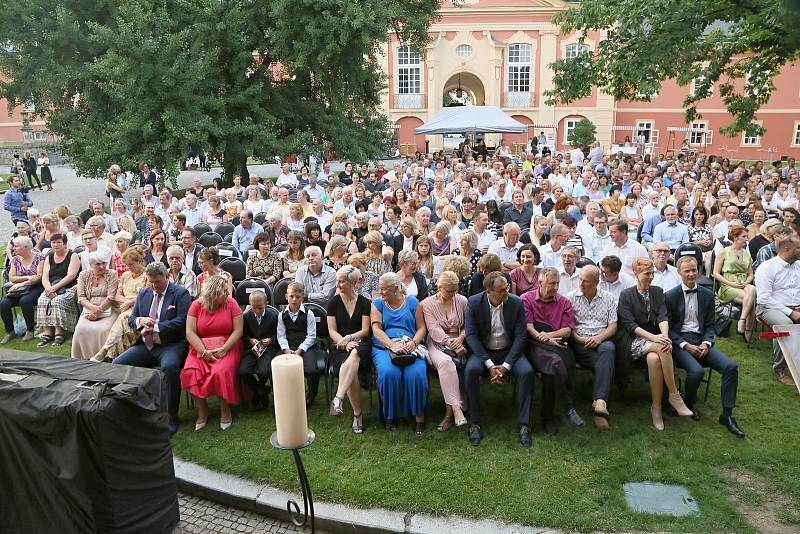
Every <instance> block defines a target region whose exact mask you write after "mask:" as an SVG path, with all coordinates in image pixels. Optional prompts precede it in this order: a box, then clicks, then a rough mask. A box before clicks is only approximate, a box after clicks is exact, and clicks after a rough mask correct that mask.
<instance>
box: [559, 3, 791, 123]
mask: <svg viewBox="0 0 800 534" xmlns="http://www.w3.org/2000/svg"><path fill="white" fill-rule="evenodd" d="M799 6H800V3H798V2H797V1H796V0H646V1H642V0H591V1H584V2H581V3H580V5H579V6H577V7H575V8H573V9H569V10H567V11H564V12H561V13H559V14H557V15H556V16H555V17H554V22H555V23H556V24H558V25H559V26H560V28H561V31H562V32H564V33H572V32H578V33H580V34H582V36H583V38H585V37H586V36H587V35H588V32H590V31H601V32H602V33H603V37H602V39H601V41H600V44H599V46H598V47H597V49H596V50H593V51H591V53H589V54H584V55H581V56H578V57H577V58H574V59H569V60H568V59H562V60H558V61H556V62H555V63H553V64H552V65H551V67H552V68H553V70H554V83H555V88H554V89H553V90H550V91H547V92H546V96H547V97H548V102H549V103H550V104H553V103H555V102H561V103H569V102H572V101H575V100H577V99H580V98H583V97H585V96H588V95H589V94H591V90H592V86H593V85H594V86H597V87H598V88H599V89H600V90H602V91H604V92H606V93H608V94H610V95H612V96H613V97H614V98H616V99H617V100H644V101H649V100H650V99H651V97H652V96H653V95H655V94H656V93H657V92H658V90H659V88H660V87H661V82H662V81H664V80H667V79H675V80H676V81H677V83H678V84H679V85H688V84H690V83H691V82H692V80H696V83H695V91H694V94H693V95H691V94H690V95H689V96H688V97H686V99H685V100H684V106H685V107H686V119H687V121H691V120H693V119H695V118H698V114H697V105H698V102H700V101H701V100H702V99H703V98H704V97H705V96H706V95H708V93H709V91H710V89H711V87H712V85H715V86H717V87H718V88H719V94H720V95H721V97H722V99H723V102H724V104H725V106H726V108H727V110H728V111H729V112H730V113H731V115H732V122H731V123H730V124H729V125H726V126H725V127H724V128H721V129H720V131H721V132H722V133H724V134H727V135H733V134H735V133H737V132H741V131H746V132H747V133H748V134H751V135H755V134H762V133H763V128H761V127H760V126H759V125H758V124H756V123H755V122H753V120H754V117H755V114H756V112H757V111H758V110H759V108H760V107H761V106H763V105H764V104H765V103H767V102H768V101H769V98H770V95H771V94H772V91H773V90H774V88H775V87H774V85H773V82H772V78H773V77H774V76H775V75H776V74H777V73H778V72H779V70H780V68H781V67H782V66H784V65H786V64H787V63H790V62H792V61H794V60H795V59H797V58H798V56H799V55H800V7H799ZM737 80H739V82H738V83H736V81H737Z"/></svg>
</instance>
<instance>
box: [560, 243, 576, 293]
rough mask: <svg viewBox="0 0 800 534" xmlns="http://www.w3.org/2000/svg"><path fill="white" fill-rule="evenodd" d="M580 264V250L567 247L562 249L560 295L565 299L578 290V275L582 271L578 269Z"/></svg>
mask: <svg viewBox="0 0 800 534" xmlns="http://www.w3.org/2000/svg"><path fill="white" fill-rule="evenodd" d="M577 263H578V249H577V248H575V247H571V246H567V247H562V248H561V267H560V268H559V269H558V273H559V275H560V280H559V282H558V293H559V294H561V295H564V296H565V297H566V296H567V295H569V294H570V293H572V292H573V291H575V290H576V289H578V282H579V281H578V275H579V274H580V270H579V269H578V268H577V267H576V264H577Z"/></svg>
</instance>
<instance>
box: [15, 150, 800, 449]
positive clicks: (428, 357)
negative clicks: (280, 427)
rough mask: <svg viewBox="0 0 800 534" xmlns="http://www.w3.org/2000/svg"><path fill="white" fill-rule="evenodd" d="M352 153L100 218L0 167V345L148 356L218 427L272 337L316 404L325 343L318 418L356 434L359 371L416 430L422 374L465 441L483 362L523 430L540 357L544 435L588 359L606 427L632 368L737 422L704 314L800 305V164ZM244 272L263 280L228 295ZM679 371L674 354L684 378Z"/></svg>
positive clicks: (122, 200)
mask: <svg viewBox="0 0 800 534" xmlns="http://www.w3.org/2000/svg"><path fill="white" fill-rule="evenodd" d="M363 171H364V172H352V170H351V171H350V172H348V171H347V167H346V168H345V171H343V172H342V173H339V174H335V173H332V172H330V168H329V167H328V170H325V166H323V170H322V171H320V173H319V174H315V173H310V172H302V173H301V174H300V175H299V176H297V175H294V174H293V173H291V172H289V171H288V166H287V167H285V168H282V171H281V175H280V176H279V177H278V178H277V180H275V181H272V180H269V179H264V178H261V177H258V176H255V175H253V176H249V177H248V179H247V180H246V182H247V184H248V185H247V187H244V186H243V185H242V179H241V178H240V177H234V179H233V186H232V187H225V185H224V184H222V182H221V181H219V180H215V183H214V184H213V185H212V186H210V187H203V184H202V183H201V182H200V180H199V179H196V180H194V181H193V183H192V187H191V188H190V190H189V191H187V192H186V193H185V194H184V195H183V198H180V199H179V198H177V197H176V196H175V195H173V194H172V191H170V190H169V188H167V187H164V186H161V187H158V183H157V182H155V183H150V182H149V181H148V183H146V184H145V185H144V186H143V187H142V189H141V194H140V195H134V194H133V191H130V190H127V189H126V196H124V197H120V196H118V197H114V199H113V203H112V206H111V210H110V213H106V207H105V205H104V203H103V202H98V201H97V200H95V199H92V200H90V201H89V203H88V205H87V206H88V207H87V209H86V210H85V211H84V212H82V213H80V214H77V215H72V214H70V213H69V210H67V209H66V208H65V207H63V206H59V207H58V208H56V210H54V212H53V213H52V214H45V215H42V216H39V214H38V213H37V212H36V211H35V209H34V208H31V209H28V207H29V206H30V203H31V201H30V198H28V199H27V200H25V197H24V196H23V195H22V194H17V189H18V188H19V183H18V179H16V178H14V177H12V179H11V180H12V184H11V185H12V189H11V193H12V194H11V195H10V196H9V195H8V194H7V195H6V200H7V202H6V205H5V209H6V210H7V211H9V212H10V213H11V216H12V220H13V221H14V223H15V229H16V232H15V234H14V236H12V239H11V240H10V241H9V245H8V246H7V248H6V263H7V265H6V269H5V271H4V272H5V274H6V277H5V280H4V282H6V284H5V292H4V295H3V298H2V300H0V316H2V320H3V324H4V327H5V332H6V334H5V337H4V338H3V339H2V342H3V343H6V342H8V341H10V340H11V339H13V338H14V337H15V336H17V332H19V335H20V336H21V337H22V338H23V339H24V340H33V339H34V338H35V336H36V331H37V329H38V330H40V336H39V339H38V346H40V347H42V346H45V345H56V346H57V345H61V344H63V343H64V342H65V341H66V339H67V337H68V336H69V333H70V332H73V333H74V334H73V339H72V344H71V354H72V356H73V357H75V358H81V359H93V360H95V361H113V362H114V363H115V364H127V365H138V366H144V367H158V368H160V369H161V370H162V371H163V373H164V375H165V379H166V381H167V384H168V389H169V393H168V397H167V413H168V414H169V416H170V426H171V428H172V429H173V430H175V429H177V413H178V404H179V401H180V390H181V388H184V389H186V390H188V391H189V394H190V395H191V396H192V397H193V398H194V400H195V406H196V410H197V414H196V421H195V429H196V430H197V431H200V430H202V429H203V428H204V427H205V426H206V424H207V422H208V419H209V410H208V404H207V402H206V399H208V397H219V398H220V402H219V406H220V412H221V413H220V419H219V423H220V427H222V428H223V429H225V428H228V427H229V426H230V425H231V424H232V421H233V411H232V409H231V406H233V405H236V404H238V403H240V401H241V399H242V398H247V399H251V400H250V403H251V404H252V405H254V406H256V407H258V406H260V405H264V404H265V403H266V400H267V398H268V395H269V384H270V367H269V362H270V361H271V359H272V357H274V356H275V355H277V354H281V353H284V354H294V355H297V356H299V357H301V358H303V361H304V368H305V370H306V374H307V376H308V380H309V400H310V401H311V402H313V398H314V396H315V394H316V391H317V388H318V383H319V380H320V369H319V354H320V352H323V353H324V354H325V356H324V358H323V359H324V360H325V363H324V365H325V369H324V370H323V371H322V372H323V373H329V374H331V375H333V376H334V377H336V379H337V380H338V382H337V383H336V386H335V391H331V397H332V401H331V404H330V406H329V407H328V409H329V412H330V413H331V415H334V416H338V415H342V414H343V413H344V412H345V410H346V409H347V406H346V404H349V409H352V412H353V419H352V424H351V428H352V431H353V432H354V433H357V434H360V433H363V432H364V430H365V428H366V427H365V425H364V414H363V410H362V406H361V391H362V387H364V386H365V385H367V384H368V383H369V382H370V381H372V380H374V384H375V387H376V389H377V392H378V396H379V399H380V402H379V406H380V408H379V412H380V413H379V415H380V418H381V420H382V421H383V424H384V425H385V427H386V428H387V429H388V430H394V429H396V428H398V426H399V425H400V423H401V421H402V420H403V419H404V418H412V419H413V429H414V432H415V433H416V434H418V435H422V434H423V433H424V431H425V414H426V411H427V403H428V401H429V398H428V379H429V374H428V369H430V370H431V373H432V374H431V376H433V375H435V376H437V377H438V380H439V382H440V384H441V391H442V397H443V401H444V414H445V415H444V418H443V419H442V420H441V422H440V423H439V424H438V425H437V427H436V428H437V430H439V431H446V430H448V429H450V428H451V427H453V426H455V427H467V434H468V439H469V442H470V443H471V444H473V445H478V444H479V443H480V442H481V439H482V437H483V433H484V431H483V428H482V417H481V415H482V414H481V410H480V390H481V377H485V378H486V379H487V380H485V381H484V382H483V385H484V386H486V387H492V386H494V385H497V384H501V383H503V382H504V378H505V376H506V375H507V374H511V375H512V376H513V377H514V378H515V392H516V399H515V401H516V403H517V407H518V418H517V431H518V434H519V441H520V443H521V444H522V445H523V446H525V447H528V446H530V445H531V443H532V440H533V438H532V432H531V391H532V390H533V380H534V376H535V375H536V374H537V373H538V375H541V377H542V378H541V380H542V385H543V395H542V407H541V427H542V429H543V430H544V432H545V433H547V434H554V433H556V432H557V431H558V424H557V421H558V420H559V414H562V415H563V416H564V417H565V418H566V420H567V421H568V422H569V423H570V424H571V425H573V426H576V427H581V426H584V425H585V422H584V420H583V417H582V416H581V414H580V412H581V411H583V408H582V407H581V406H579V405H578V404H577V403H576V401H575V399H576V398H577V395H576V391H575V389H576V387H577V386H578V383H577V382H576V370H577V369H579V368H586V369H590V370H591V371H592V372H593V380H592V394H591V397H592V403H591V408H590V413H591V415H592V418H593V421H594V423H595V425H596V426H597V427H598V428H601V429H605V428H609V427H610V426H611V422H610V421H611V416H610V413H611V411H610V409H609V404H610V400H611V399H610V397H611V386H612V384H614V383H616V384H617V385H618V386H619V387H626V386H627V385H628V384H629V383H630V381H631V375H632V373H634V372H635V369H636V368H637V367H641V368H642V369H643V370H644V372H646V374H647V376H648V381H649V387H650V393H651V402H650V416H651V419H652V423H653V427H654V428H655V429H657V430H661V429H663V428H664V419H663V417H662V413H663V412H664V411H665V410H666V411H668V412H675V413H677V414H678V415H681V416H685V417H691V418H693V419H699V418H700V411H699V408H698V406H697V389H698V387H699V382H700V380H701V379H702V377H703V373H704V368H706V367H710V368H712V369H714V370H715V371H718V372H719V373H720V374H721V375H722V377H723V378H722V384H721V390H722V394H721V401H722V412H721V414H720V418H719V422H720V423H721V424H722V425H723V426H724V427H725V428H727V429H728V430H729V431H730V432H731V433H732V434H734V435H737V436H743V435H744V433H743V431H742V430H741V428H740V427H739V425H738V423H737V422H736V420H735V418H734V417H733V409H734V407H735V399H736V388H737V384H738V371H737V367H736V364H735V363H734V361H733V360H732V359H731V358H729V357H728V356H726V355H724V354H723V353H722V352H720V351H719V350H718V349H717V348H716V345H715V339H716V335H717V334H718V332H717V331H716V322H715V321H714V319H715V315H716V313H717V312H718V310H721V309H724V310H733V309H735V311H736V313H737V314H738V315H737V316H736V317H734V318H733V319H734V322H735V324H736V330H737V332H738V333H740V334H741V335H742V336H743V338H744V341H748V342H749V341H750V340H751V338H752V336H753V335H754V331H755V328H756V325H757V323H758V322H759V321H760V322H761V323H762V324H764V325H768V326H769V325H780V324H790V323H800V263H797V260H798V259H800V236H798V229H800V228H798V226H797V221H795V217H796V215H797V213H796V209H797V207H798V206H799V205H800V185H798V183H797V182H798V173H797V171H796V170H795V169H794V162H793V161H792V162H790V164H789V166H788V167H783V166H782V164H780V162H777V163H776V164H774V165H773V168H768V167H766V168H765V166H764V165H763V164H761V163H760V162H759V163H757V164H756V165H753V166H750V167H747V166H746V165H745V164H744V163H740V164H738V165H732V164H731V163H730V162H729V161H728V160H725V159H717V158H714V157H713V156H710V157H697V156H693V155H680V156H679V157H678V158H676V159H671V158H666V157H664V156H660V157H658V158H655V157H650V156H649V155H648V156H642V155H638V156H622V155H621V154H617V155H612V156H610V157H608V156H606V157H603V158H602V161H601V160H596V161H595V160H589V159H586V160H584V161H583V164H582V165H578V164H576V162H572V163H571V164H569V163H567V162H564V161H561V159H560V158H559V157H558V156H550V155H546V156H539V155H534V154H531V155H530V156H529V157H526V158H525V161H524V163H523V164H522V166H521V168H519V167H518V166H517V165H516V164H515V163H513V162H512V161H511V160H509V159H508V158H505V159H504V160H500V159H494V158H489V159H488V160H480V161H476V160H472V159H471V158H467V159H465V160H459V159H457V158H452V159H444V160H442V159H438V158H434V157H432V156H420V157H419V159H417V160H414V161H407V162H406V163H405V164H402V163H398V164H396V165H393V166H392V169H391V170H387V169H386V168H385V166H383V165H382V164H381V165H380V166H379V170H377V171H370V170H369V169H368V168H365V169H363ZM783 171H786V172H783ZM110 172H111V171H110ZM119 172H120V171H119V170H114V173H116V175H117V178H118V179H119ZM123 174H124V173H123ZM731 191H734V192H735V195H732V194H731ZM204 243H205V245H204ZM702 274H704V275H705V276H702ZM242 277H245V278H249V279H257V280H261V281H263V282H264V287H263V288H259V287H255V288H248V293H247V297H246V298H245V299H244V300H242V299H241V298H239V301H238V302H237V293H236V287H237V285H238V284H239V283H240V282H241V281H242ZM701 279H702V280H701ZM701 281H702V282H703V284H705V285H703V284H701V283H700V282H701ZM279 287H281V288H282V289H283V290H282V292H278V291H274V290H276V289H278V288H279ZM271 298H272V300H271ZM195 299H196V300H195ZM16 309H18V310H19V312H18V315H19V316H21V319H19V320H18V319H17V317H16V316H15V310H16ZM243 312H244V313H243ZM320 314H324V315H325V317H320V316H319V315H320ZM320 322H325V323H324V326H325V328H323V329H320ZM22 323H24V331H23V330H22V329H23V326H22ZM768 326H766V327H768ZM318 332H320V335H318ZM321 332H324V335H323V334H321ZM773 356H774V357H773V365H772V372H773V373H774V375H775V377H776V378H777V380H778V381H779V382H781V383H782V384H786V385H794V379H793V377H792V376H791V374H790V372H789V369H788V364H787V362H786V360H785V359H784V355H783V353H782V352H781V350H780V347H779V345H778V344H777V342H774V347H773ZM675 368H680V369H683V370H684V371H685V372H686V380H685V391H684V394H683V395H681V393H680V391H679V389H678V384H677V383H676V378H675V371H674V369H675ZM370 372H371V373H372V374H373V377H372V378H370ZM365 376H366V379H365ZM242 388H243V389H244V391H245V392H246V393H247V394H246V395H242V391H241V389H242ZM665 390H666V391H665ZM557 406H560V408H561V411H560V412H558V411H557V409H556V407H557ZM485 415H486V416H487V417H489V414H485Z"/></svg>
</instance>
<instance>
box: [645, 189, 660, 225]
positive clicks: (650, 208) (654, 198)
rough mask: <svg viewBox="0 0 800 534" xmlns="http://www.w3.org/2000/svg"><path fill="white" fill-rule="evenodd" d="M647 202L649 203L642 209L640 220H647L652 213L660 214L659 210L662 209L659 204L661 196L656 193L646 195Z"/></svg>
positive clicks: (651, 192)
mask: <svg viewBox="0 0 800 534" xmlns="http://www.w3.org/2000/svg"><path fill="white" fill-rule="evenodd" d="M647 200H648V201H649V202H648V203H647V204H645V206H644V207H643V208H642V218H644V219H647V218H648V217H649V216H650V215H653V214H654V213H661V208H663V207H664V206H663V204H662V203H661V195H659V194H658V191H650V192H649V193H647Z"/></svg>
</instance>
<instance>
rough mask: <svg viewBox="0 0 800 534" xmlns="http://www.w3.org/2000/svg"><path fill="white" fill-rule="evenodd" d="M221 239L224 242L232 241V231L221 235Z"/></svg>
mask: <svg viewBox="0 0 800 534" xmlns="http://www.w3.org/2000/svg"><path fill="white" fill-rule="evenodd" d="M222 241H223V242H224V243H233V232H231V233H229V234H225V235H224V236H222Z"/></svg>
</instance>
